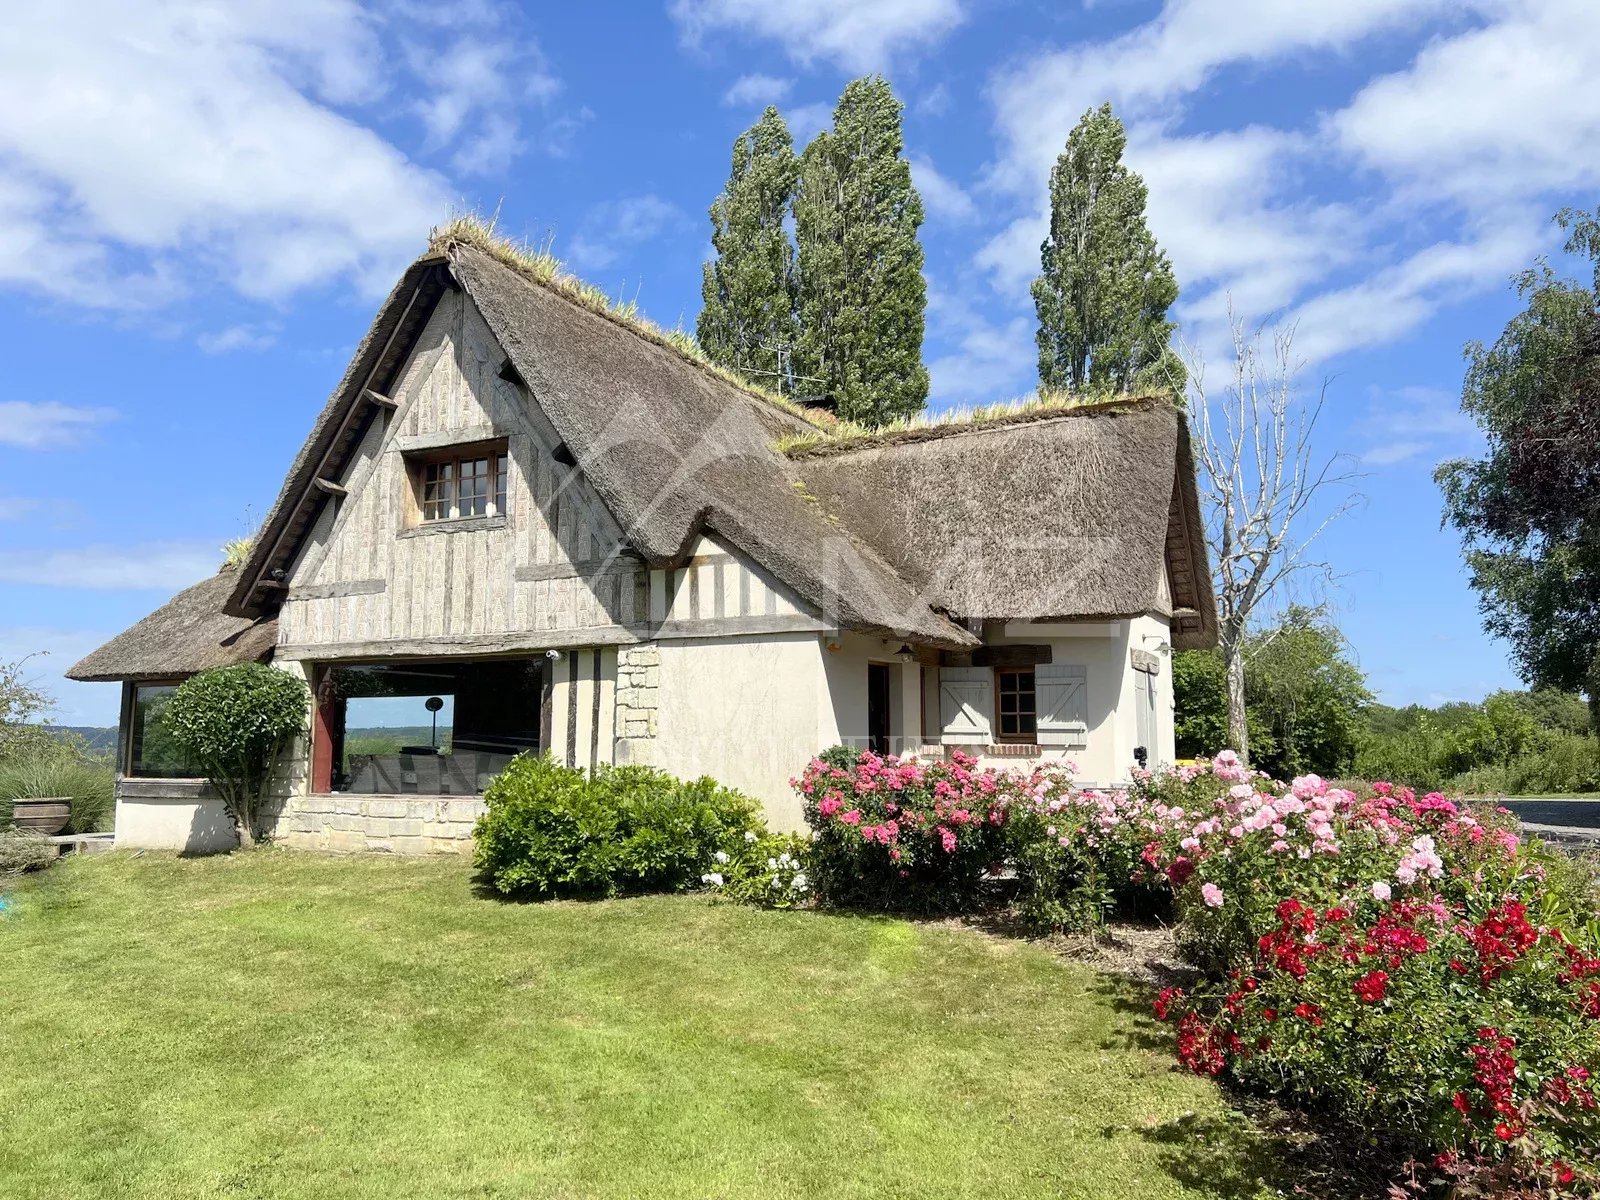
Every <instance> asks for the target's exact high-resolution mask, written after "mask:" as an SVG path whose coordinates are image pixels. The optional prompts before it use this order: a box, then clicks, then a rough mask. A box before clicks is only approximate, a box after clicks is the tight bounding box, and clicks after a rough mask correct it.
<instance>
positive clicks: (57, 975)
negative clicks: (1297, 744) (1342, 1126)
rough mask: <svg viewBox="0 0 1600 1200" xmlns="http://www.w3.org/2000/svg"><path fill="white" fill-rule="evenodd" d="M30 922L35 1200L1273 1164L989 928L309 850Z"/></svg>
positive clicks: (1139, 1027) (1209, 1186)
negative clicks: (502, 877)
mask: <svg viewBox="0 0 1600 1200" xmlns="http://www.w3.org/2000/svg"><path fill="white" fill-rule="evenodd" d="M9 899H10V902H11V908H10V911H9V912H8V913H7V914H5V915H0V1030H3V1031H4V1032H3V1035H0V1036H3V1047H4V1049H3V1058H0V1195H4V1196H8V1197H9V1196H30V1197H33V1196H39V1197H44V1196H48V1197H80V1196H107V1197H111V1196H116V1197H146V1196H147V1197H162V1198H168V1197H184V1198H189V1197H206V1196H230V1197H232V1196H260V1197H274V1198H278V1197H318V1198H321V1197H336V1196H370V1197H384V1198H388V1197H402V1196H403V1197H411V1196H419V1197H454V1196H462V1197H466V1196H471V1197H490V1196H495V1197H519V1198H520V1197H590V1196H593V1197H623V1196H627V1197H641V1198H643V1197H650V1198H656V1197H735V1196H738V1197H763V1198H767V1197H771V1198H779V1197H804V1196H817V1197H822V1196H827V1197H857V1196H859V1197H867V1196H871V1197H882V1196H906V1197H936V1196H952V1197H954V1196H961V1197H974V1196H995V1197H1029V1196H1052V1197H1057V1196H1063V1197H1097V1198H1099V1197H1121V1196H1135V1195H1137V1196H1140V1197H1175V1196H1229V1197H1235V1196H1252V1195H1255V1194H1257V1185H1256V1183H1255V1175H1254V1173H1255V1171H1256V1170H1257V1169H1258V1167H1259V1164H1260V1163H1261V1162H1262V1161H1265V1159H1266V1158H1267V1157H1268V1156H1266V1155H1265V1154H1263V1153H1262V1152H1261V1147H1260V1145H1259V1144H1256V1143H1252V1142H1250V1141H1249V1139H1248V1138H1247V1137H1246V1136H1245V1135H1243V1134H1239V1135H1235V1134H1234V1133H1231V1132H1230V1131H1231V1130H1234V1129H1235V1128H1236V1125H1235V1124H1234V1123H1233V1122H1230V1121H1227V1120H1225V1119H1224V1118H1223V1113H1224V1107H1223V1102H1222V1100H1221V1098H1220V1095H1219V1093H1218V1092H1217V1091H1216V1090H1215V1089H1214V1088H1213V1087H1212V1086H1211V1085H1209V1084H1208V1083H1205V1082H1203V1081H1201V1080H1198V1079H1195V1078H1192V1077H1188V1076H1185V1075H1182V1074H1178V1073H1176V1072H1174V1071H1173V1070H1171V1068H1170V1062H1171V1059H1170V1050H1169V1049H1168V1048H1167V1045H1166V1038H1165V1036H1164V1035H1165V1031H1164V1030H1162V1029H1161V1028H1160V1027H1159V1026H1155V1025H1153V1024H1152V1023H1151V1022H1150V1021H1149V1019H1148V1018H1147V1017H1145V1016H1143V1015H1142V1013H1143V1011H1144V1010H1145V1007H1146V1003H1147V1001H1146V998H1145V997H1144V996H1143V995H1142V994H1140V993H1138V992H1136V991H1133V990H1131V989H1129V988H1128V987H1127V986H1126V985H1123V984H1120V983H1116V982H1113V981H1112V980H1110V979H1109V978H1108V977H1105V976H1101V975H1096V974H1094V973H1093V972H1091V971H1090V970H1088V969H1087V968H1084V967H1080V966H1076V965H1074V964H1070V963H1066V962H1063V961H1061V960H1059V959H1057V958H1056V957H1053V956H1052V955H1050V954H1049V953H1047V952H1046V951H1044V950H1043V949H1040V948H1038V947H1035V946H1031V945H1028V944H1025V943H1020V942H1012V941H1005V940H998V939H993V938H988V937H985V936H983V935H981V934H979V933H976V932H974V931H971V930H966V929H961V928H953V927H948V926H937V925H918V924H911V923H907V922H903V921H896V920H873V919H861V918H851V917H840V916H817V915H812V914H804V913H766V912H756V911H753V910H748V909H742V908H736V907H733V906H730V905H724V904H719V903H716V902H714V901H712V900H709V899H707V898H704V897H682V898H647V899H639V900H627V901H616V902H609V903H597V904H570V903H567V904H545V905H515V904H504V903H500V902H498V901H495V900H490V899H483V898H479V897H477V896H475V895H474V894H473V892H472V889H471V886H470V880H469V878H468V871H467V868H466V866H465V865H464V864H463V863H461V862H458V861H427V862H408V861H390V860H381V859H367V858H362V859H351V858H333V857H317V856H311V855H304V854H296V853H292V852H289V851H283V850H265V851H260V852H257V853H255V854H249V855H234V856H231V857H221V858H211V859H194V860H180V859H177V858H175V857H171V856H162V855H153V854H146V855H142V856H139V857H132V856H128V855H124V854H115V855H106V856H101V857H97V858H89V859H82V860H76V861H68V862H66V863H64V864H62V865H61V866H60V867H57V868H56V869H54V870H53V871H51V872H49V873H47V874H46V875H43V876H36V877H31V878H29V879H28V880H26V881H25V882H24V883H22V884H15V883H13V890H12V892H11V894H10V896H9ZM1189 1110H1193V1111H1194V1112H1195V1114H1196V1115H1195V1116H1193V1117H1191V1118H1190V1119H1189V1120H1188V1121H1186V1122H1182V1123H1179V1124H1173V1123H1172V1122H1173V1119H1174V1118H1178V1117H1179V1116H1180V1114H1184V1113H1185V1112H1186V1111H1189ZM1241 1138H1242V1139H1243V1142H1241V1141H1240V1140H1239V1139H1241ZM1246 1147H1248V1149H1247V1148H1246Z"/></svg>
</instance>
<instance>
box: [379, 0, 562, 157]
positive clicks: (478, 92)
mask: <svg viewBox="0 0 1600 1200" xmlns="http://www.w3.org/2000/svg"><path fill="white" fill-rule="evenodd" d="M408 15H410V16H412V17H413V19H415V20H420V21H421V22H422V23H423V24H424V25H427V24H432V25H433V26H435V28H436V29H437V30H443V29H444V28H445V26H446V25H447V24H448V29H447V31H446V32H444V33H438V32H435V33H432V34H431V35H430V36H428V37H426V38H423V39H411V40H409V41H408V44H407V47H406V57H407V59H408V60H409V62H410V64H411V68H412V70H413V71H414V72H415V73H416V75H417V77H418V79H419V80H420V81H421V83H422V86H421V87H420V88H418V89H417V93H418V99H417V101H416V111H417V113H418V115H419V116H420V117H421V119H422V123H423V127H424V129H425V130H426V131H427V138H428V141H427V144H428V146H429V147H430V148H433V149H438V148H440V147H445V146H449V145H452V144H453V145H455V146H456V147H457V148H456V151H455V153H454V155H453V156H452V158H451V164H452V165H453V166H454V167H455V169H456V170H457V171H460V172H461V173H463V174H467V175H482V174H488V173H491V172H493V171H496V170H503V169H504V168H505V167H506V165H507V164H508V163H509V162H510V160H511V159H513V158H515V157H516V156H517V155H518V154H519V153H521V152H522V150H523V149H524V148H525V147H526V144H527V143H526V139H525V136H524V134H523V131H522V125H521V120H520V114H521V112H522V111H523V110H524V109H526V108H529V107H544V106H546V105H548V104H549V103H550V102H551V101H553V100H554V99H555V98H556V97H557V96H558V95H560V93H561V89H562V84H561V80H560V79H559V78H557V77H556V75H555V74H554V72H552V71H551V69H550V66H549V64H548V62H547V61H546V59H545V57H544V54H543V53H542V52H541V51H540V49H539V47H538V45H537V44H536V43H535V42H533V41H532V39H530V38H526V37H521V36H518V35H517V32H516V30H515V29H514V27H510V25H509V22H508V21H507V19H506V17H505V15H504V14H503V13H502V12H501V10H500V9H498V8H497V7H494V6H492V5H485V4H467V5H454V6H449V5H447V6H444V7H442V8H439V9H435V10H432V11H431V12H427V13H426V15H425V10H422V9H421V8H420V6H419V7H418V8H413V9H410V10H408ZM445 37H448V39H449V40H448V41H447V42H446V44H445V45H444V46H443V48H442V49H441V48H440V44H439V43H440V42H441V41H442V40H444V38H445ZM537 128H539V129H540V130H549V128H550V122H549V120H548V118H547V117H545V118H542V119H541V120H540V121H539V122H538V124H537ZM561 136H564V135H561V134H559V133H558V134H557V137H558V139H559V138H560V137H561Z"/></svg>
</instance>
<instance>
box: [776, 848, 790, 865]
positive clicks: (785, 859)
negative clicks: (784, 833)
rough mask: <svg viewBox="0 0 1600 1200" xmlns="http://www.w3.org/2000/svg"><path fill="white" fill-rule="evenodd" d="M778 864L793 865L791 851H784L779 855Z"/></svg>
mask: <svg viewBox="0 0 1600 1200" xmlns="http://www.w3.org/2000/svg"><path fill="white" fill-rule="evenodd" d="M778 865H779V866H780V867H787V866H789V865H791V864H790V861H789V853H788V851H784V853H782V854H780V855H778Z"/></svg>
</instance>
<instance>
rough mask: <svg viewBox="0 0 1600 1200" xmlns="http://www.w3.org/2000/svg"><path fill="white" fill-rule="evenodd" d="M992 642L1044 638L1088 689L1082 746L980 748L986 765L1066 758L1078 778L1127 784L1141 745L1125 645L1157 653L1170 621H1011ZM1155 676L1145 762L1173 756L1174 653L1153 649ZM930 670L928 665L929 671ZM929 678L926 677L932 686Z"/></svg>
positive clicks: (934, 735) (933, 707)
mask: <svg viewBox="0 0 1600 1200" xmlns="http://www.w3.org/2000/svg"><path fill="white" fill-rule="evenodd" d="M988 641H989V642H990V643H991V644H997V645H1003V644H1006V643H1032V644H1041V643H1043V644H1047V645H1049V646H1050V648H1051V661H1052V662H1054V663H1064V664H1072V665H1076V666H1081V667H1083V668H1084V670H1085V682H1086V686H1087V692H1088V725H1089V731H1088V745H1087V746H1086V747H1085V748H1083V749H1075V750H1054V749H1047V750H1044V751H1043V752H1042V753H1041V755H1040V756H1039V758H1038V759H1035V758H1015V757H1010V756H1004V757H991V756H988V755H984V754H979V756H978V757H979V761H980V763H981V764H982V765H984V766H994V767H1006V766H1012V767H1027V766H1029V765H1030V764H1031V763H1033V762H1036V761H1040V760H1041V759H1045V760H1047V759H1058V758H1065V759H1069V760H1070V761H1071V762H1073V763H1074V764H1075V765H1076V766H1077V772H1076V778H1077V779H1079V780H1080V781H1082V782H1083V783H1085V784H1091V785H1092V784H1103V785H1111V784H1118V783H1125V782H1127V781H1128V780H1129V778H1131V774H1130V773H1131V771H1132V769H1133V767H1134V759H1133V750H1134V747H1135V746H1137V745H1138V744H1139V739H1138V717H1137V713H1136V710H1135V680H1134V674H1135V673H1134V670H1133V666H1132V661H1131V653H1130V652H1131V651H1133V650H1149V651H1157V649H1158V647H1160V646H1163V645H1167V644H1168V643H1169V632H1168V622H1167V620H1166V619H1165V618H1164V617H1160V616H1155V615H1147V616H1142V617H1135V618H1133V619H1131V620H1117V621H1083V622H1070V623H1069V622H1061V623H1051V624H1035V623H1030V622H1012V623H1010V624H1008V625H1007V626H1006V627H1005V629H1004V631H1003V632H999V633H992V634H990V636H989V638H988ZM1158 657H1159V658H1160V670H1159V672H1158V674H1157V675H1156V677H1155V687H1156V714H1157V721H1156V727H1157V739H1156V745H1155V746H1153V747H1149V749H1150V750H1151V751H1152V755H1151V760H1150V761H1151V765H1152V766H1154V765H1156V763H1157V762H1168V763H1170V762H1171V761H1172V760H1173V719H1172V656H1171V653H1170V651H1169V652H1167V653H1161V654H1158ZM931 670H932V669H931V668H930V671H931ZM931 688H932V683H931V681H930V690H931ZM928 708H929V717H928V720H929V722H930V725H929V731H930V732H929V740H930V741H936V740H937V739H938V731H937V728H936V723H937V719H938V714H937V700H936V699H933V700H930V702H929V705H928Z"/></svg>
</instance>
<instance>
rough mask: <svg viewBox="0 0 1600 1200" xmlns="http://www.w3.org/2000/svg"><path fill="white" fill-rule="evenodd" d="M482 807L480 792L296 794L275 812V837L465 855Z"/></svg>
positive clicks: (309, 846)
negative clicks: (462, 795) (453, 794)
mask: <svg viewBox="0 0 1600 1200" xmlns="http://www.w3.org/2000/svg"><path fill="white" fill-rule="evenodd" d="M483 811H484V805H483V800H482V799H481V798H478V797H471V798H466V799H463V798H460V797H451V796H354V795H351V794H349V793H347V792H340V793H335V794H333V795H327V796H296V797H293V798H292V799H290V800H289V801H288V803H287V804H286V805H285V806H284V809H283V811H282V813H281V814H280V815H279V817H278V828H277V832H276V834H275V835H274V837H273V840H274V841H275V842H277V844H278V845H280V846H292V847H295V848H296V849H301V850H335V851H361V852H368V853H379V854H467V853H470V852H471V850H472V827H473V826H474V825H475V824H477V821H478V818H479V817H480V816H482V815H483Z"/></svg>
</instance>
